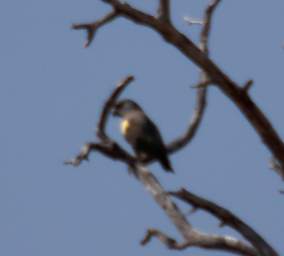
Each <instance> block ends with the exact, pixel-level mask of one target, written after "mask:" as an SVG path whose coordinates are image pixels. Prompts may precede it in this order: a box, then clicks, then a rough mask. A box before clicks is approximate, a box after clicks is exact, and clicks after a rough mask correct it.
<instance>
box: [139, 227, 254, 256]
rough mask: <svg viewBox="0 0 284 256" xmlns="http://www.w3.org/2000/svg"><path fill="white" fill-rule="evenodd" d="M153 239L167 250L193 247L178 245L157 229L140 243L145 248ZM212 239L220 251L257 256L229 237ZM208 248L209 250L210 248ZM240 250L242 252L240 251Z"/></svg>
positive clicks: (189, 244) (151, 231) (185, 244)
mask: <svg viewBox="0 0 284 256" xmlns="http://www.w3.org/2000/svg"><path fill="white" fill-rule="evenodd" d="M153 237H156V238H157V239H159V240H160V242H161V243H163V244H165V246H166V247H167V248H169V249H172V250H185V249H187V248H189V247H191V246H193V245H192V243H191V242H182V243H178V242H177V241H176V240H175V239H173V238H171V237H169V236H168V235H166V234H164V233H163V232H161V231H159V230H157V229H148V230H147V232H146V234H145V236H144V238H143V239H142V241H141V242H140V243H141V245H143V246H144V245H146V244H148V243H149V242H150V241H151V239H152V238H153ZM210 239H213V240H214V247H218V249H220V250H225V251H230V252H232V253H237V254H239V253H242V254H243V255H255V254H256V251H255V250H252V248H251V247H249V246H248V245H246V244H245V243H243V242H241V241H238V240H236V239H234V238H232V237H229V236H216V235H214V236H212V237H211V238H210ZM212 242H213V241H212ZM206 246H209V244H207V245H206ZM211 246H212V244H211ZM200 247H202V246H200ZM206 248H207V249H208V247H206ZM240 248H241V250H242V252H241V251H240Z"/></svg>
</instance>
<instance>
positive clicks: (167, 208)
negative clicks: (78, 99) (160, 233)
mask: <svg viewBox="0 0 284 256" xmlns="http://www.w3.org/2000/svg"><path fill="white" fill-rule="evenodd" d="M132 79H133V78H132V77H128V78H126V79H124V80H123V81H122V82H120V83H119V85H118V86H117V87H116V88H115V89H114V91H113V92H112V93H111V95H110V97H109V98H108V99H107V100H106V102H105V104H104V106H103V109H102V113H101V115H100V119H99V124H98V126H97V127H98V128H97V129H98V130H99V131H97V135H98V138H99V139H100V140H101V141H100V143H88V144H86V145H85V146H84V147H83V149H82V151H81V152H80V154H79V155H78V156H77V157H75V158H74V159H72V160H70V161H66V164H71V165H74V166H78V165H79V164H80V163H81V162H82V161H83V160H87V159H88V158H89V154H90V153H91V152H92V151H96V152H99V153H102V154H103V155H105V156H107V157H109V158H111V159H113V160H118V161H121V162H123V163H125V164H126V165H127V166H128V167H129V169H131V170H132V171H133V173H134V174H135V177H136V178H137V179H138V180H139V181H140V182H141V183H142V184H143V185H144V187H145V188H146V189H147V191H148V192H149V193H150V194H151V195H152V197H153V198H154V200H155V201H156V202H157V204H158V205H159V206H160V207H161V208H162V209H163V210H164V212H165V213H166V215H167V216H168V217H169V219H170V220H171V221H172V223H173V224H174V225H175V227H176V228H177V230H178V231H179V232H180V233H181V234H182V236H183V238H184V240H185V243H184V246H185V245H186V246H191V247H201V248H205V249H213V250H225V251H229V252H234V253H237V254H239V255H250V256H257V255H258V254H257V252H256V250H255V249H254V248H253V247H251V246H249V245H247V244H246V243H244V242H242V241H239V240H237V239H235V238H232V237H228V236H218V235H211V234H206V233H203V232H200V231H198V230H196V229H193V227H192V226H191V224H190V223H189V222H188V221H187V219H186V217H185V216H184V214H183V213H182V211H181V210H180V209H179V207H178V206H177V205H176V204H175V203H174V202H173V201H172V199H171V196H170V195H169V194H168V193H167V192H166V191H165V190H164V188H163V187H162V186H161V184H160V182H159V181H158V179H157V178H156V177H155V176H154V175H153V174H152V173H151V172H150V171H148V169H147V168H146V167H145V166H143V165H142V164H141V163H139V162H137V160H136V159H135V158H134V157H133V156H131V155H130V154H129V153H127V152H126V151H125V150H124V149H123V148H121V147H120V146H119V145H118V144H117V143H116V142H115V141H114V140H112V139H111V138H110V137H109V136H108V135H107V134H106V132H105V131H104V129H105V127H106V124H107V120H108V118H107V117H108V116H109V114H110V111H111V106H112V105H113V104H114V102H116V100H117V97H118V96H119V95H120V93H121V92H122V90H123V89H125V88H126V85H127V84H128V83H129V82H130V81H131V80H132ZM101 129H102V130H101ZM101 134H103V136H102V135H101ZM179 246H180V248H182V246H181V245H178V244H177V243H176V247H177V248H178V247H179Z"/></svg>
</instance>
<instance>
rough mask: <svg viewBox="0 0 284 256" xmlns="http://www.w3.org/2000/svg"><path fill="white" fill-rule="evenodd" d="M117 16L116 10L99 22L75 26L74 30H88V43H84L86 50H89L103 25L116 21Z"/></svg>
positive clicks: (73, 26)
mask: <svg viewBox="0 0 284 256" xmlns="http://www.w3.org/2000/svg"><path fill="white" fill-rule="evenodd" d="M117 16H118V13H117V12H116V11H115V10H113V11H112V12H110V13H109V14H107V15H106V16H104V17H103V18H102V19H100V20H97V21H96V22H92V23H78V24H73V25H72V29H75V30H82V29H83V30H86V32H87V39H86V42H85V43H84V48H87V47H88V46H89V45H90V44H91V43H92V42H93V39H94V37H95V34H96V32H97V31H98V29H99V28H100V27H102V26H103V25H105V24H107V23H109V22H111V21H112V20H114V19H115V18H116V17H117Z"/></svg>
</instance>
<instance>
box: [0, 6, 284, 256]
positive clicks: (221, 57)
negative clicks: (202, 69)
mask: <svg viewBox="0 0 284 256" xmlns="http://www.w3.org/2000/svg"><path fill="white" fill-rule="evenodd" d="M172 2H173V3H174V6H173V17H174V22H175V24H176V25H177V26H178V28H179V29H180V30H181V31H183V32H184V33H185V34H186V35H188V36H190V37H191V38H192V39H193V40H194V41H195V42H197V39H198V33H199V29H200V28H199V27H198V26H192V27H189V26H187V25H186V24H185V23H184V22H183V19H182V18H183V16H185V15H186V16H191V17H195V18H200V17H201V16H202V10H203V8H204V7H205V5H206V3H207V1H200V0H199V1H188V0H175V1H172ZM129 3H132V4H135V5H136V6H138V7H140V8H142V9H143V10H146V11H149V12H151V13H154V9H155V7H156V3H157V0H136V1H129ZM283 10H284V2H283V1H258V0H251V1H223V3H222V4H221V5H220V6H219V8H218V11H217V12H216V15H215V19H214V25H213V31H212V37H211V44H210V49H211V53H212V58H213V59H214V61H216V63H218V64H219V65H220V66H221V67H222V68H223V69H224V70H225V71H226V72H227V73H228V74H229V75H230V76H231V78H232V79H234V80H235V81H237V82H238V83H240V84H242V83H244V82H245V81H246V80H247V79H250V78H253V79H254V80H255V85H254V87H253V88H252V90H251V94H252V96H253V98H254V99H255V101H256V102H257V103H258V104H259V105H260V107H261V108H262V109H263V111H264V112H265V113H266V114H267V115H268V117H269V119H270V120H271V121H272V123H273V124H274V126H275V127H276V128H277V130H278V131H279V133H280V134H281V135H282V136H283V130H284V119H283V107H284V103H283V94H284V89H283V83H284V72H283V65H284V51H283V49H282V48H281V45H282V44H283V41H284V31H283V24H284V16H283ZM108 11H109V7H108V6H107V5H104V4H102V3H101V1H99V0H97V1H96V0H80V1H79V0H61V1H56V0H50V1H44V0H25V1H16V0H1V2H0V31H1V42H0V45H1V47H0V56H1V58H0V70H1V75H0V92H1V93H0V116H1V129H0V130H1V133H0V141H1V144H0V155H1V161H0V203H1V210H0V254H1V255H5V256H18V255H28V256H50V255H52V256H62V255H68V256H78V255H84V256H90V255H141V256H143V255H145V256H146V255H165V256H166V255H174V254H176V255H189V254H190V255H220V254H222V253H220V252H217V253H213V252H210V251H204V250H199V249H189V250H187V251H185V252H173V251H169V250H167V249H166V248H165V247H164V246H163V245H161V244H160V243H159V242H158V241H153V242H151V243H150V244H149V245H148V246H147V247H141V246H140V245H139V241H140V239H141V238H142V236H143V235H144V232H145V230H146V229H147V228H149V227H155V228H159V229H161V230H163V231H165V232H166V233H168V234H169V235H171V236H173V237H175V238H177V239H180V236H179V235H178V234H177V232H176V230H175V228H174V227H173V225H172V224H171V223H170V222H169V220H168V219H167V217H166V216H165V215H164V213H163V211H162V210H161V209H160V208H159V207H157V205H156V204H155V203H154V202H153V200H152V198H151V197H150V196H149V195H148V194H147V191H145V189H144V188H143V187H142V186H141V185H140V184H139V183H138V182H137V181H136V180H135V179H134V178H133V177H131V176H129V175H128V173H127V170H126V167H125V166H124V165H123V164H121V163H117V162H113V161H111V160H109V159H106V158H105V157H103V156H101V155H99V154H96V155H92V156H91V158H90V162H88V163H86V162H85V163H83V164H82V165H81V166H80V167H78V168H74V167H71V166H64V165H63V162H64V160H66V159H70V158H72V157H73V156H75V154H77V153H78V152H79V150H80V148H81V146H82V145H83V144H84V143H85V142H87V141H90V140H94V131H95V125H96V122H97V120H98V115H99V112H100V109H101V106H102V104H103V102H104V100H105V99H106V98H107V97H108V95H109V93H110V91H111V90H112V89H113V87H114V86H115V84H116V83H117V82H118V81H119V80H120V79H122V78H123V77H124V76H125V75H127V74H132V75H134V76H135V77H136V81H135V82H134V83H133V84H131V86H129V88H128V89H127V90H126V91H125V93H124V95H123V97H130V98H133V99H135V100H137V101H138V102H139V103H140V104H141V105H142V106H143V107H144V109H145V111H146V112H147V113H148V114H149V115H150V116H151V118H152V119H153V120H155V122H156V123H157V125H158V126H159V127H160V129H161V132H162V134H163V137H164V138H165V140H166V141H170V140H172V139H173V138H175V137H176V136H177V135H179V134H181V133H182V132H183V131H184V130H185V128H186V126H187V124H188V121H189V120H190V118H191V114H192V109H193V106H194V99H195V91H194V90H192V89H190V85H192V84H194V83H195V82H196V81H197V79H198V69H197V68H196V67H195V66H194V65H193V64H192V63H191V62H189V61H188V60H187V59H186V58H185V57H184V56H182V55H181V54H180V53H179V52H178V51H177V50H176V49H174V48H173V47H172V46H170V45H168V44H167V43H165V42H164V41H163V40H162V39H161V38H160V36H158V35H157V34H155V33H154V32H153V31H152V30H150V29H147V28H144V27H141V26H137V25H134V24H132V23H131V22H129V21H126V20H124V19H122V18H121V19H119V20H116V21H115V22H113V23H112V24H111V25H108V26H106V27H104V28H103V29H101V30H100V32H99V33H98V34H97V37H96V38H95V41H94V43H93V44H92V45H91V47H90V48H88V49H83V48H82V45H83V41H84V39H85V38H84V36H85V35H84V33H83V32H77V31H72V30H71V29H70V25H71V24H72V23H74V22H83V21H92V20H94V19H96V18H99V17H101V16H103V15H104V14H105V13H106V12H108ZM208 100H209V106H208V109H207V111H206V115H205V118H204V121H203V123H202V127H201V129H200V130H199V132H198V134H197V136H196V137H195V139H194V141H193V143H192V144H190V145H189V146H188V147H186V148H185V149H183V150H182V151H180V152H179V153H178V154H175V155H173V156H171V160H172V163H173V166H174V168H175V170H176V175H170V174H167V173H165V172H163V171H162V170H161V168H160V166H159V165H158V164H153V165H151V169H152V170H153V172H154V173H155V174H156V175H157V176H158V178H159V179H160V181H161V182H162V184H163V185H164V186H165V187H166V188H167V189H169V190H174V189H178V188H180V187H181V186H183V187H187V188H189V189H190V190H191V191H193V192H195V193H197V194H199V195H202V196H204V197H206V198H208V199H211V200H213V201H215V202H218V203H219V204H221V205H223V206H224V207H227V208H229V209H231V210H232V211H233V212H234V213H236V214H237V215H239V216H240V217H241V218H242V219H243V220H245V221H246V222H247V223H249V224H250V225H251V226H252V227H253V228H255V229H256V230H257V231H258V232H259V233H260V234H261V235H263V236H264V238H266V239H267V240H268V242H270V243H271V244H272V245H273V246H274V247H275V248H276V249H277V250H278V251H279V252H280V253H283V252H284V242H283V237H284V222H283V213H284V197H283V195H280V194H279V193H278V190H279V189H281V188H283V187H284V186H283V182H282V181H281V180H280V178H279V176H277V175H276V174H275V173H274V172H272V171H271V170H270V169H269V168H268V160H269V158H270V153H269V152H268V151H267V149H266V148H265V147H264V146H263V145H262V144H261V142H260V139H259V138H258V136H257V135H256V134H255V132H254V131H253V129H252V128H251V127H250V125H249V124H248V123H247V121H246V120H245V119H244V117H243V116H242V115H241V114H240V112H239V111H238V110H237V109H236V107H235V106H234V105H233V104H232V103H231V102H230V101H229V100H228V99H227V98H226V97H225V96H224V95H223V94H222V93H221V92H220V91H219V90H217V89H216V88H213V87H212V88H210V91H209V99H208ZM117 128H118V120H111V122H110V124H109V133H110V134H111V135H112V136H113V137H114V138H116V139H117V140H118V141H119V142H121V143H123V145H124V146H125V147H127V148H128V149H129V146H127V145H126V143H125V142H124V141H123V139H122V138H121V136H120V135H119V132H118V129H117ZM183 209H184V211H187V210H188V208H187V207H183ZM189 220H190V221H191V222H192V223H193V224H194V225H195V226H196V227H198V228H200V229H202V230H204V231H208V232H218V233H221V234H233V235H235V233H234V232H232V231H231V230H230V229H228V228H223V229H220V228H218V221H217V220H215V219H214V218H212V217H211V216H209V215H207V214H204V213H197V214H195V215H193V216H190V217H189ZM226 255H227V254H226Z"/></svg>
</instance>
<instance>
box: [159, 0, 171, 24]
mask: <svg viewBox="0 0 284 256" xmlns="http://www.w3.org/2000/svg"><path fill="white" fill-rule="evenodd" d="M159 1H160V4H159V9H158V19H160V20H161V21H162V22H166V23H170V22H171V21H170V15H171V10H170V0H159Z"/></svg>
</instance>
